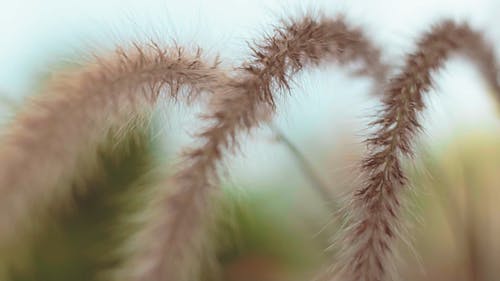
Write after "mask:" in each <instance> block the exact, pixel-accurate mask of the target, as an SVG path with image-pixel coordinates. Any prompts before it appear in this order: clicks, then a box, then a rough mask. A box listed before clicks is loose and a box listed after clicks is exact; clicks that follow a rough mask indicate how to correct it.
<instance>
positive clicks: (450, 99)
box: [0, 0, 500, 179]
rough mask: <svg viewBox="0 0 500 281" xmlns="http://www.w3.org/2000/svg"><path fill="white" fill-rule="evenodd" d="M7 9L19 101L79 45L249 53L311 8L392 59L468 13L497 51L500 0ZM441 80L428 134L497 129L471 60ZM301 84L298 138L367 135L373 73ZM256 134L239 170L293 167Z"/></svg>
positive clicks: (2, 38)
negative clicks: (340, 21) (432, 27)
mask: <svg viewBox="0 0 500 281" xmlns="http://www.w3.org/2000/svg"><path fill="white" fill-rule="evenodd" d="M0 7H1V9H0V62H1V65H2V67H0V93H2V95H6V96H8V97H11V98H14V99H20V97H22V96H25V95H27V94H29V91H30V86H31V85H32V83H33V81H34V78H35V77H37V76H38V75H40V74H41V73H44V72H47V71H50V69H48V68H47V65H48V64H49V63H51V62H57V61H61V60H67V59H72V58H74V57H75V56H77V55H79V54H82V51H81V48H82V46H86V47H88V48H91V49H96V48H99V47H101V48H102V47H106V48H109V47H111V46H113V45H114V44H117V43H120V42H123V41H126V40H128V39H130V38H147V37H154V38H163V39H165V38H175V39H176V40H178V41H179V42H181V43H182V44H193V43H194V42H196V43H197V44H199V45H201V46H202V47H204V48H205V49H208V50H210V51H212V52H218V51H220V52H222V53H223V57H224V58H225V59H226V58H227V59H228V60H233V61H237V60H238V59H240V57H242V56H244V55H245V54H247V50H246V44H245V40H251V39H252V38H258V35H259V34H261V33H262V31H266V30H270V27H271V24H273V23H275V22H276V20H277V18H279V17H280V16H281V15H283V14H288V13H292V14H293V13H297V12H300V11H302V10H305V9H308V8H313V9H316V10H320V11H323V12H324V13H325V14H331V15H335V14H336V13H338V12H343V13H345V14H347V17H348V18H349V19H350V20H351V22H353V23H355V24H358V25H361V26H363V27H365V28H366V29H367V30H368V32H369V34H370V35H371V36H372V37H373V38H374V39H375V40H376V41H377V42H378V43H379V44H380V45H382V46H383V47H384V48H385V49H386V51H387V55H388V57H389V58H393V59H394V61H397V59H400V58H401V56H402V55H403V54H404V53H403V52H404V51H405V50H411V48H412V46H413V45H412V44H413V42H414V39H415V38H416V36H417V35H418V33H419V32H420V31H422V30H423V29H425V27H426V26H428V25H429V24H430V23H432V22H434V21H436V20H438V19H440V18H444V17H452V18H455V19H464V20H468V21H469V22H471V23H472V24H473V25H474V26H475V27H478V28H480V29H483V30H485V31H486V32H487V35H488V37H489V38H490V39H491V40H494V41H495V42H496V46H497V49H496V51H497V52H498V53H499V55H500V28H498V27H499V26H500V18H499V17H498V15H500V1H498V0H479V1H473V0H470V1H456V0H440V1H437V0H420V1H390V0H379V1H367V0H366V1H362V0H350V1H347V0H345V1H331V0H330V1H310V2H308V3H307V4H306V1H303V0H302V1H299V0H297V1H295V0H290V1H272V0H266V1H264V0H252V1H239V0H212V1H202V0H182V1H166V0H141V1H131V0H87V1H70V0H15V1H7V0H2V3H0ZM437 79H438V85H439V91H438V92H439V95H433V96H435V97H433V98H432V99H431V111H430V113H429V114H427V115H426V116H428V118H426V122H427V123H428V124H430V129H429V130H428V135H430V138H431V139H432V138H439V137H443V136H446V135H449V134H450V133H451V132H454V131H455V130H456V129H457V128H458V127H460V128H462V129H465V130H468V129H469V128H474V127H476V125H477V124H481V126H484V127H487V128H492V129H497V130H498V128H499V123H498V121H497V120H496V116H495V108H494V106H492V102H491V98H490V97H488V96H487V94H486V87H485V85H484V82H483V81H482V79H481V78H480V76H479V75H478V73H477V72H476V70H475V69H474V68H472V67H470V64H468V63H467V62H466V61H463V60H454V61H452V62H451V63H449V64H448V67H447V68H446V69H445V71H444V72H442V73H441V74H440V75H438V76H437ZM298 82H299V85H300V87H298V88H297V89H296V90H294V91H293V94H294V96H293V98H291V99H290V100H289V101H287V102H286V103H284V104H283V105H282V106H280V111H282V113H285V114H282V115H280V117H279V118H278V119H279V120H278V122H279V124H280V125H281V126H282V127H283V128H284V130H285V131H286V132H287V133H288V134H290V135H291V136H292V138H293V139H294V140H295V141H296V142H298V143H299V145H301V146H304V147H307V148H306V150H310V153H314V151H315V150H321V149H322V148H326V147H329V146H331V145H335V144H337V143H342V140H341V138H342V137H345V135H346V133H355V134H357V135H360V134H362V132H363V131H361V129H362V128H363V126H364V123H363V122H365V121H366V119H364V118H363V117H364V116H366V115H367V114H369V113H371V112H372V111H371V109H372V108H373V107H374V106H376V105H377V103H376V101H374V100H373V99H371V98H369V97H368V96H367V94H366V93H367V91H368V89H369V86H370V82H369V81H368V80H361V79H356V80H355V79H351V78H349V77H348V76H347V75H346V72H345V71H343V70H340V69H338V68H336V67H332V68H328V69H323V70H321V71H311V72H309V73H305V74H304V75H301V77H300V78H299V80H298ZM192 123H194V121H182V123H181V124H183V125H186V126H187V125H188V124H192ZM464 124H468V125H464ZM172 127H176V126H174V125H172ZM177 127H179V126H177ZM172 130H178V131H179V132H182V131H186V130H188V129H185V128H184V127H182V128H180V129H174V128H172ZM188 131H189V130H188ZM257 135H258V137H254V138H253V140H252V141H249V142H246V143H245V145H244V146H243V150H244V151H245V152H246V158H243V159H239V160H235V162H234V163H233V164H234V165H233V166H234V167H235V170H238V169H240V170H245V173H246V174H247V175H248V176H247V178H248V179H251V178H252V177H253V176H255V175H259V176H265V175H266V174H271V173H273V172H274V170H273V167H275V166H279V165H282V164H283V165H285V166H286V165H289V166H287V167H290V169H293V167H292V166H290V165H293V164H291V163H292V161H290V158H289V157H288V156H287V155H286V152H285V151H283V150H281V149H279V148H277V147H276V146H275V145H272V144H269V141H268V138H267V137H266V136H268V135H269V134H268V132H265V131H263V132H260V133H257ZM180 139H182V140H185V139H186V138H185V137H182V138H180ZM179 142H180V141H179ZM262 163H266V164H269V165H262ZM278 164H279V165H278ZM263 167H264V168H263ZM249 170H250V171H254V172H251V173H248V171H249Z"/></svg>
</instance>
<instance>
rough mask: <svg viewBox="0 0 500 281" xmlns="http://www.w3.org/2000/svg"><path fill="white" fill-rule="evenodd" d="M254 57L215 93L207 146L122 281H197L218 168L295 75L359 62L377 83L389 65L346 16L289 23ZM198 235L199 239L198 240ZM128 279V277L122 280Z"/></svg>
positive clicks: (155, 219)
mask: <svg viewBox="0 0 500 281" xmlns="http://www.w3.org/2000/svg"><path fill="white" fill-rule="evenodd" d="M251 49H252V58H251V59H250V60H248V61H247V62H245V63H243V65H242V66H241V67H239V68H237V69H235V72H234V73H233V75H232V79H231V81H230V82H229V84H228V85H227V88H224V90H223V91H219V92H218V93H216V94H215V95H213V96H212V98H211V102H210V107H211V110H210V113H208V114H207V115H205V116H204V117H203V118H204V119H205V121H209V123H210V125H209V126H208V127H207V128H206V129H204V130H203V131H202V132H201V133H200V134H199V135H198V138H199V139H200V140H202V144H201V145H200V146H198V147H194V148H191V149H187V150H186V151H185V153H184V158H183V159H184V160H183V161H182V162H181V165H180V169H179V171H178V172H177V173H176V175H175V176H174V177H173V181H172V184H173V186H174V189H175V191H169V192H168V193H167V194H166V195H164V196H163V199H162V200H161V201H160V203H159V209H158V210H157V211H156V214H155V215H154V216H152V217H151V218H150V220H149V222H148V223H147V226H146V227H145V228H143V230H142V231H140V233H138V234H137V237H140V238H136V239H134V241H136V245H134V246H133V247H135V248H136V249H137V251H136V253H135V254H132V256H131V257H130V261H129V263H127V264H126V266H125V268H124V273H122V274H121V275H120V278H118V279H119V280H124V279H125V280H134V281H139V280H151V281H153V280H157V281H160V280H177V281H184V280H197V279H196V278H199V276H197V275H196V274H197V273H198V272H197V271H196V267H193V265H194V264H195V263H196V259H197V258H199V257H201V256H202V255H205V254H206V251H207V250H209V249H207V248H204V247H207V246H209V245H207V244H209V242H207V241H202V239H199V238H200V234H199V233H200V230H201V228H202V225H203V224H204V223H206V222H207V221H209V220H210V202H211V199H210V197H211V196H213V195H214V193H216V190H217V188H216V187H217V185H218V184H219V181H218V175H217V170H218V167H219V165H220V163H221V162H222V160H223V159H224V156H225V154H226V153H229V152H231V151H234V150H235V148H236V147H237V144H238V135H239V134H240V133H243V132H246V131H249V130H251V129H252V128H255V127H257V126H258V125H259V124H261V123H262V122H264V121H268V119H267V118H268V117H269V115H268V114H262V112H273V111H274V109H275V95H276V93H277V92H278V91H279V90H282V89H285V90H288V89H290V83H291V81H292V77H293V75H294V74H296V73H298V72H299V71H301V70H302V69H303V68H306V67H311V66H316V65H318V64H320V63H333V62H336V63H340V64H347V63H350V62H361V63H362V65H363V71H360V72H359V73H360V74H362V75H369V76H372V77H374V78H375V80H376V81H377V82H379V83H381V81H384V78H385V75H386V73H387V70H388V67H387V66H386V65H385V64H384V63H382V62H381V59H380V51H379V49H378V48H377V47H375V46H374V44H372V43H371V41H370V40H368V38H367V37H366V36H365V34H364V33H363V32H361V30H360V29H358V28H352V27H350V26H349V25H348V24H347V23H346V22H345V20H344V19H343V18H342V17H340V18H338V19H330V18H325V17H320V18H317V17H313V16H305V17H303V18H299V19H290V20H288V21H283V23H282V26H279V27H277V28H276V29H275V31H274V34H272V35H270V36H267V37H265V38H264V39H263V41H262V42H261V43H259V44H253V45H252V46H251ZM194 238H197V240H196V239H194ZM122 278H124V279H122Z"/></svg>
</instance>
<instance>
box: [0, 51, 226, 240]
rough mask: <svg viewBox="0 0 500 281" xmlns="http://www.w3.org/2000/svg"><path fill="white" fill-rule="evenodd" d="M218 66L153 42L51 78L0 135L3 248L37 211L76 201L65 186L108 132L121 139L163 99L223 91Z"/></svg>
mask: <svg viewBox="0 0 500 281" xmlns="http://www.w3.org/2000/svg"><path fill="white" fill-rule="evenodd" d="M218 65H219V61H218V60H217V59H214V60H213V61H209V62H206V61H205V60H204V59H203V57H202V54H201V51H200V50H198V51H196V52H192V53H190V52H187V51H184V50H183V49H182V48H180V47H172V48H161V47H159V46H158V45H157V44H155V43H154V42H152V43H150V44H145V45H139V44H134V45H133V46H131V47H130V48H127V49H126V50H125V49H124V48H117V50H116V51H115V52H114V53H112V54H108V56H100V57H96V59H95V61H93V62H90V63H88V64H86V65H84V66H82V67H80V68H78V69H75V70H65V71H64V72H63V73H60V74H58V75H56V76H54V78H53V79H52V80H51V82H50V83H49V85H48V86H47V87H46V88H44V90H43V93H41V94H39V95H37V96H34V97H33V98H31V99H30V100H29V101H28V102H27V103H26V104H25V106H24V107H23V108H21V109H20V112H19V113H18V114H17V115H16V116H15V118H14V120H12V122H11V123H10V124H9V125H8V126H7V128H5V129H3V131H2V134H1V138H0V194H2V196H1V197H0V238H1V239H0V241H6V239H4V238H8V237H9V236H11V235H12V234H13V233H14V232H16V231H18V230H19V229H18V227H19V226H20V225H22V222H23V221H24V220H25V219H26V217H27V215H28V214H29V213H30V212H31V211H34V209H37V208H38V210H39V208H41V207H46V204H52V203H54V202H53V201H71V198H70V197H71V196H70V195H71V191H70V190H68V189H69V188H68V186H69V185H70V183H72V182H75V180H77V179H78V177H80V176H82V175H85V174H86V170H88V169H93V168H95V167H96V166H97V163H95V162H96V161H97V160H96V157H95V156H96V155H95V154H96V150H97V149H96V147H97V146H98V144H100V143H101V142H102V141H104V140H105V138H106V137H108V136H109V133H110V129H111V128H114V130H113V132H115V133H114V135H113V136H112V137H114V138H117V140H118V139H119V138H121V137H122V136H120V135H119V133H116V132H124V133H126V132H127V129H126V128H127V126H129V125H132V124H136V123H135V122H137V121H140V120H143V119H144V120H146V119H147V118H148V116H149V114H150V113H151V111H152V109H153V108H154V107H155V106H156V104H157V101H158V100H159V99H161V98H166V99H172V100H177V99H184V100H186V99H189V98H195V97H196V96H198V95H199V94H200V93H203V92H214V91H217V90H218V88H219V87H220V85H224V84H226V83H227V82H226V80H227V77H226V74H225V72H224V71H221V70H219V67H218ZM181 93H183V94H181ZM184 93H185V94H184ZM89 173H90V172H89ZM56 198H57V200H55V199H56Z"/></svg>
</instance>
